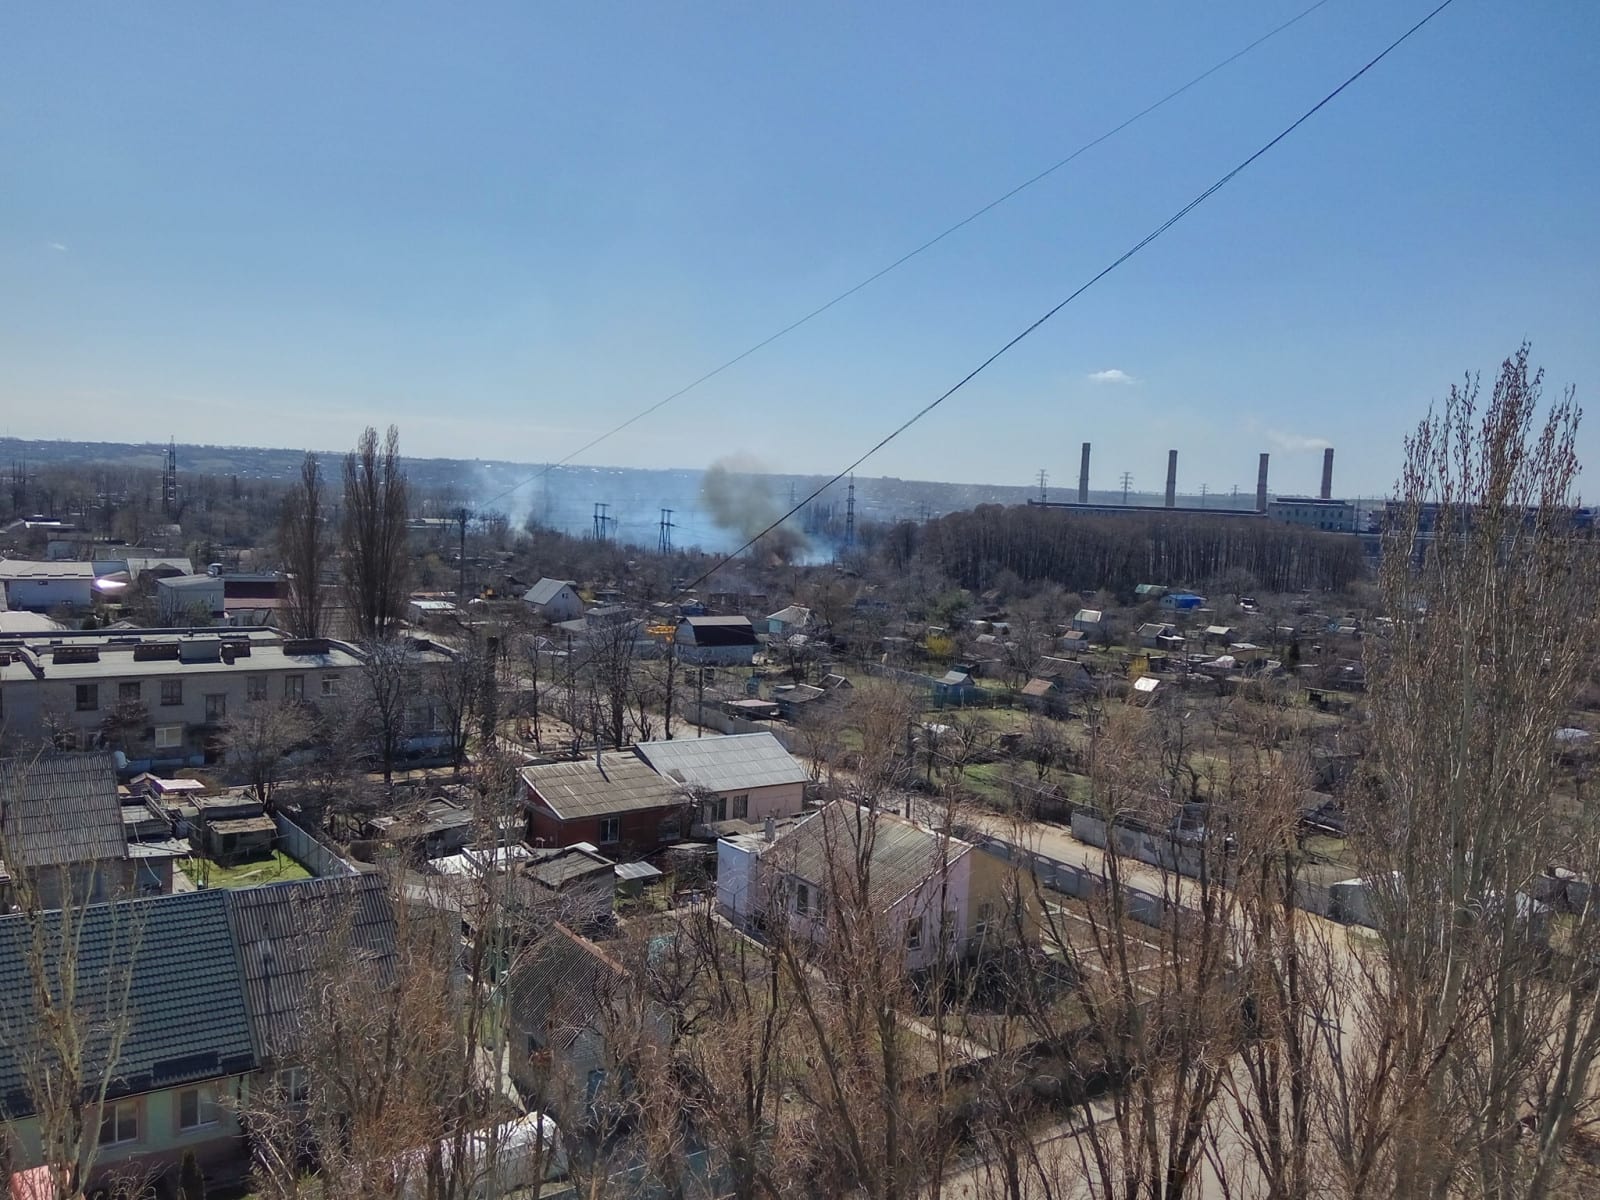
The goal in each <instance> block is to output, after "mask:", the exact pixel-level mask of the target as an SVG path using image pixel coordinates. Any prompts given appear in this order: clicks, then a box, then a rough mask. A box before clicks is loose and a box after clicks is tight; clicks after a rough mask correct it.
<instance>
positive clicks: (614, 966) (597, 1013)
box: [510, 925, 627, 1050]
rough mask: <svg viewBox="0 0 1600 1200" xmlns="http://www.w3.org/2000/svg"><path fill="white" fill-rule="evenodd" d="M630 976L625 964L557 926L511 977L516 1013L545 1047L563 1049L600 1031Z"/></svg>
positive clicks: (523, 1024) (511, 998)
mask: <svg viewBox="0 0 1600 1200" xmlns="http://www.w3.org/2000/svg"><path fill="white" fill-rule="evenodd" d="M626 979H627V972H626V971H625V970H624V969H623V967H622V964H621V963H619V962H617V961H616V960H615V959H613V958H611V957H610V956H609V955H607V954H606V953H605V951H603V950H601V949H600V947H598V946H596V945H595V944H594V943H593V942H590V941H588V940H586V939H584V938H581V937H579V936H578V935H577V934H575V933H573V932H571V931H570V930H568V929H567V928H566V927H565V926H562V925H553V926H551V928H550V931H549V932H548V933H546V934H545V935H544V936H543V937H541V938H540V939H539V941H538V943H537V944H536V945H535V946H534V947H533V949H532V951H531V952H530V953H529V954H528V956H527V957H526V958H525V959H524V960H523V962H522V963H521V964H520V965H519V967H518V968H517V969H516V970H515V971H514V972H513V973H512V976H511V987H510V1001H511V1012H512V1015H513V1017H514V1018H515V1020H516V1022H517V1024H518V1026H519V1027H521V1028H522V1029H525V1030H527V1031H528V1032H529V1033H532V1034H533V1035H534V1036H535V1037H536V1038H537V1039H538V1040H539V1042H540V1044H542V1045H544V1046H548V1047H550V1048H551V1049H555V1050H564V1049H566V1048H567V1047H568V1046H570V1045H571V1044H572V1043H573V1042H574V1041H575V1040H576V1039H577V1037H578V1035H579V1034H581V1033H582V1032H583V1031H584V1030H585V1029H590V1028H598V1027H599V1025H600V1023H601V1022H602V1021H604V1020H605V1012H606V1009H607V1007H608V1006H609V1005H610V1003H611V1001H612V1000H613V999H614V998H615V996H616V995H617V993H618V991H619V990H620V989H621V987H622V984H623V983H624V981H625V980H626Z"/></svg>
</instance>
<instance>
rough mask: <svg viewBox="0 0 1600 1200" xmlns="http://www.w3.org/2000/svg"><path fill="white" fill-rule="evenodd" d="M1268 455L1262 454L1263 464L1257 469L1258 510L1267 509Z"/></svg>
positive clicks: (1261, 511) (1262, 511)
mask: <svg viewBox="0 0 1600 1200" xmlns="http://www.w3.org/2000/svg"><path fill="white" fill-rule="evenodd" d="M1267 457H1268V456H1267V455H1265V454H1263V455H1262V456H1261V466H1260V468H1258V469H1257V471H1256V511H1257V512H1260V513H1264V512H1266V511H1267Z"/></svg>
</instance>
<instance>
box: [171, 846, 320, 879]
mask: <svg viewBox="0 0 1600 1200" xmlns="http://www.w3.org/2000/svg"><path fill="white" fill-rule="evenodd" d="M178 867H179V869H180V870H182V871H183V873H184V874H185V875H187V876H188V877H189V878H190V880H191V881H193V883H194V885H195V886H196V887H202V886H204V887H214V888H244V887H259V886H260V885H261V884H263V883H284V882H286V881H288V880H291V879H310V878H311V872H310V871H308V870H306V869H305V868H304V867H303V866H301V865H300V864H299V863H297V862H296V861H295V860H294V859H292V858H290V857H289V856H288V855H287V854H285V853H284V852H283V851H282V850H274V851H273V852H272V854H271V855H270V856H269V857H266V858H253V859H251V860H249V861H248V862H242V863H235V864H234V865H233V866H231V867H226V866H223V865H222V864H221V863H218V862H212V861H211V860H210V859H204V858H180V859H179V860H178Z"/></svg>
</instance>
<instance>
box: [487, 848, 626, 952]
mask: <svg viewBox="0 0 1600 1200" xmlns="http://www.w3.org/2000/svg"><path fill="white" fill-rule="evenodd" d="M620 865H622V864H618V863H615V862H612V861H611V860H610V859H609V858H607V857H606V856H605V855H603V854H601V853H600V851H599V850H597V849H596V848H595V847H593V846H591V845H590V844H589V843H588V842H579V843H577V844H576V845H573V846H556V847H549V848H546V849H542V850H533V851H531V852H530V853H529V855H528V857H527V858H526V859H524V860H523V861H522V862H521V863H520V864H519V865H518V866H517V867H516V868H515V870H516V873H517V877H518V879H519V880H520V881H521V882H522V884H523V886H522V887H520V888H519V889H518V890H517V897H518V899H519V900H520V901H521V902H522V903H524V904H526V905H529V906H531V910H532V915H533V916H534V917H535V919H538V920H541V921H554V922H560V923H561V924H562V925H565V926H566V927H567V928H568V929H574V930H577V931H578V932H579V933H582V934H589V933H595V932H598V931H600V930H603V929H608V928H610V926H611V923H612V916H613V912H614V910H615V908H616V899H617V882H618V878H619V877H618V874H617V869H618V867H619V866H620ZM627 865H630V866H631V865H633V864H627ZM652 870H653V868H652Z"/></svg>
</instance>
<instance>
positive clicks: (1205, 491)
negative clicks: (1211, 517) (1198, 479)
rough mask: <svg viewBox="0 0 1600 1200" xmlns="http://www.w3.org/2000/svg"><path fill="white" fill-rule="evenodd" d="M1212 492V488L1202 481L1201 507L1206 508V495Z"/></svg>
mask: <svg viewBox="0 0 1600 1200" xmlns="http://www.w3.org/2000/svg"><path fill="white" fill-rule="evenodd" d="M1210 494H1211V489H1210V488H1208V487H1206V485H1205V484H1203V483H1202V484H1201V485H1200V507H1201V508H1204V507H1205V506H1206V497H1207V496H1208V495H1210Z"/></svg>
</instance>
